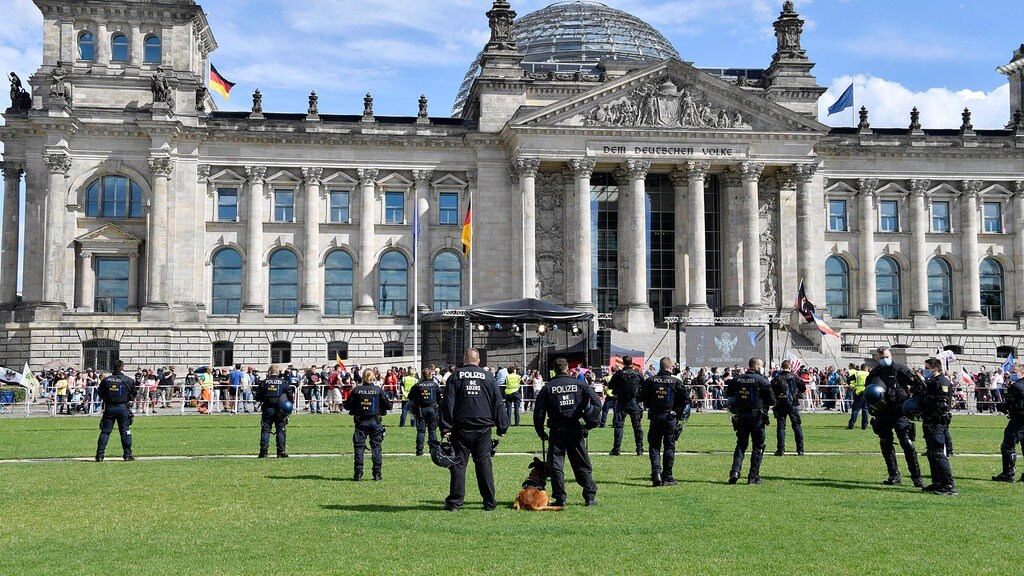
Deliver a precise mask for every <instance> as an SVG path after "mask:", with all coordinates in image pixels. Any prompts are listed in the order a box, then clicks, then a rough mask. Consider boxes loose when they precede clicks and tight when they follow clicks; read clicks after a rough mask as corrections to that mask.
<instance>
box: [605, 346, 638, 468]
mask: <svg viewBox="0 0 1024 576" xmlns="http://www.w3.org/2000/svg"><path fill="white" fill-rule="evenodd" d="M643 383H644V375H643V374H641V373H640V371H639V370H637V369H636V368H634V367H633V357H632V356H623V357H622V369H620V370H616V371H615V374H614V375H612V379H611V381H610V382H608V387H609V388H611V390H612V393H613V394H614V395H615V417H614V418H613V420H612V426H613V427H614V428H615V436H614V439H615V440H614V443H613V444H612V451H611V452H609V454H610V455H611V456H618V455H619V454H621V452H620V449H621V448H622V435H623V428H625V426H626V416H627V415H628V416H629V420H630V422H632V424H633V439H634V440H635V441H636V455H637V456H641V455H642V454H643V453H644V430H643V428H642V427H641V426H640V418H641V417H642V416H643V411H642V410H640V403H639V402H637V396H639V394H640V388H641V387H642V386H643Z"/></svg>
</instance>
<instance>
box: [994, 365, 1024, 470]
mask: <svg viewBox="0 0 1024 576" xmlns="http://www.w3.org/2000/svg"><path fill="white" fill-rule="evenodd" d="M997 408H998V409H999V411H1000V412H1002V413H1004V414H1006V417H1007V418H1009V419H1010V421H1009V422H1007V423H1006V429H1005V430H1003V443H1002V445H1001V446H1000V447H999V451H1000V452H1002V455H1003V471H1002V473H1000V474H999V475H997V476H993V477H992V479H993V480H995V481H996V482H1014V481H1015V478H1014V474H1015V473H1016V464H1017V444H1022V443H1024V364H1014V365H1013V369H1012V370H1010V379H1009V382H1007V383H1005V384H1004V389H1003V401H1002V402H1001V403H999V405H998V406H997ZM1020 480H1021V482H1024V474H1022V475H1021V478H1020Z"/></svg>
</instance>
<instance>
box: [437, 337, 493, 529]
mask: <svg viewBox="0 0 1024 576" xmlns="http://www.w3.org/2000/svg"><path fill="white" fill-rule="evenodd" d="M440 427H441V434H442V435H443V436H446V437H448V438H449V439H450V440H451V443H452V447H453V448H454V449H455V454H456V455H457V456H458V464H456V465H455V466H452V467H451V468H450V469H449V470H450V471H451V482H450V485H449V492H448V497H447V498H445V504H444V509H445V510H448V511H451V512H454V511H456V510H458V509H459V507H460V506H462V503H463V502H464V501H465V497H466V467H467V466H468V464H469V457H470V455H471V454H472V456H473V464H474V468H475V469H476V483H477V486H478V487H479V488H480V496H481V497H482V498H483V501H484V510H485V511H488V512H490V511H491V510H494V509H495V508H497V506H498V502H497V500H496V497H495V491H494V474H493V472H492V470H491V450H492V448H493V447H492V445H491V428H493V427H497V429H498V436H504V435H505V432H507V431H508V417H507V415H506V414H505V407H504V406H503V405H502V398H501V389H500V388H498V383H497V382H495V381H494V375H493V374H491V372H490V371H489V370H484V369H483V368H481V367H480V352H478V351H477V349H476V348H470V349H469V350H466V354H465V355H464V356H463V366H462V367H461V368H459V369H457V370H455V372H452V373H451V375H449V376H448V382H447V383H446V384H445V390H444V397H443V398H442V400H441V420H440Z"/></svg>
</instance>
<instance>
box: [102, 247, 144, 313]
mask: <svg viewBox="0 0 1024 576" xmlns="http://www.w3.org/2000/svg"><path fill="white" fill-rule="evenodd" d="M93 282H95V278H94V280H93ZM128 311H129V312H138V311H139V255H138V254H129V255H128Z"/></svg>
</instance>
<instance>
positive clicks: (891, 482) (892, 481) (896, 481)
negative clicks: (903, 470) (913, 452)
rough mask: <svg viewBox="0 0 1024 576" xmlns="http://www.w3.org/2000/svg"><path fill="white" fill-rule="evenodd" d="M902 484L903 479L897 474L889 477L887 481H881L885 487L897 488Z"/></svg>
mask: <svg viewBox="0 0 1024 576" xmlns="http://www.w3.org/2000/svg"><path fill="white" fill-rule="evenodd" d="M902 483H903V478H902V477H901V476H900V473H899V472H897V473H896V474H895V475H890V476H889V478H888V479H886V480H882V484H884V485H885V486H899V485H900V484H902Z"/></svg>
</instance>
